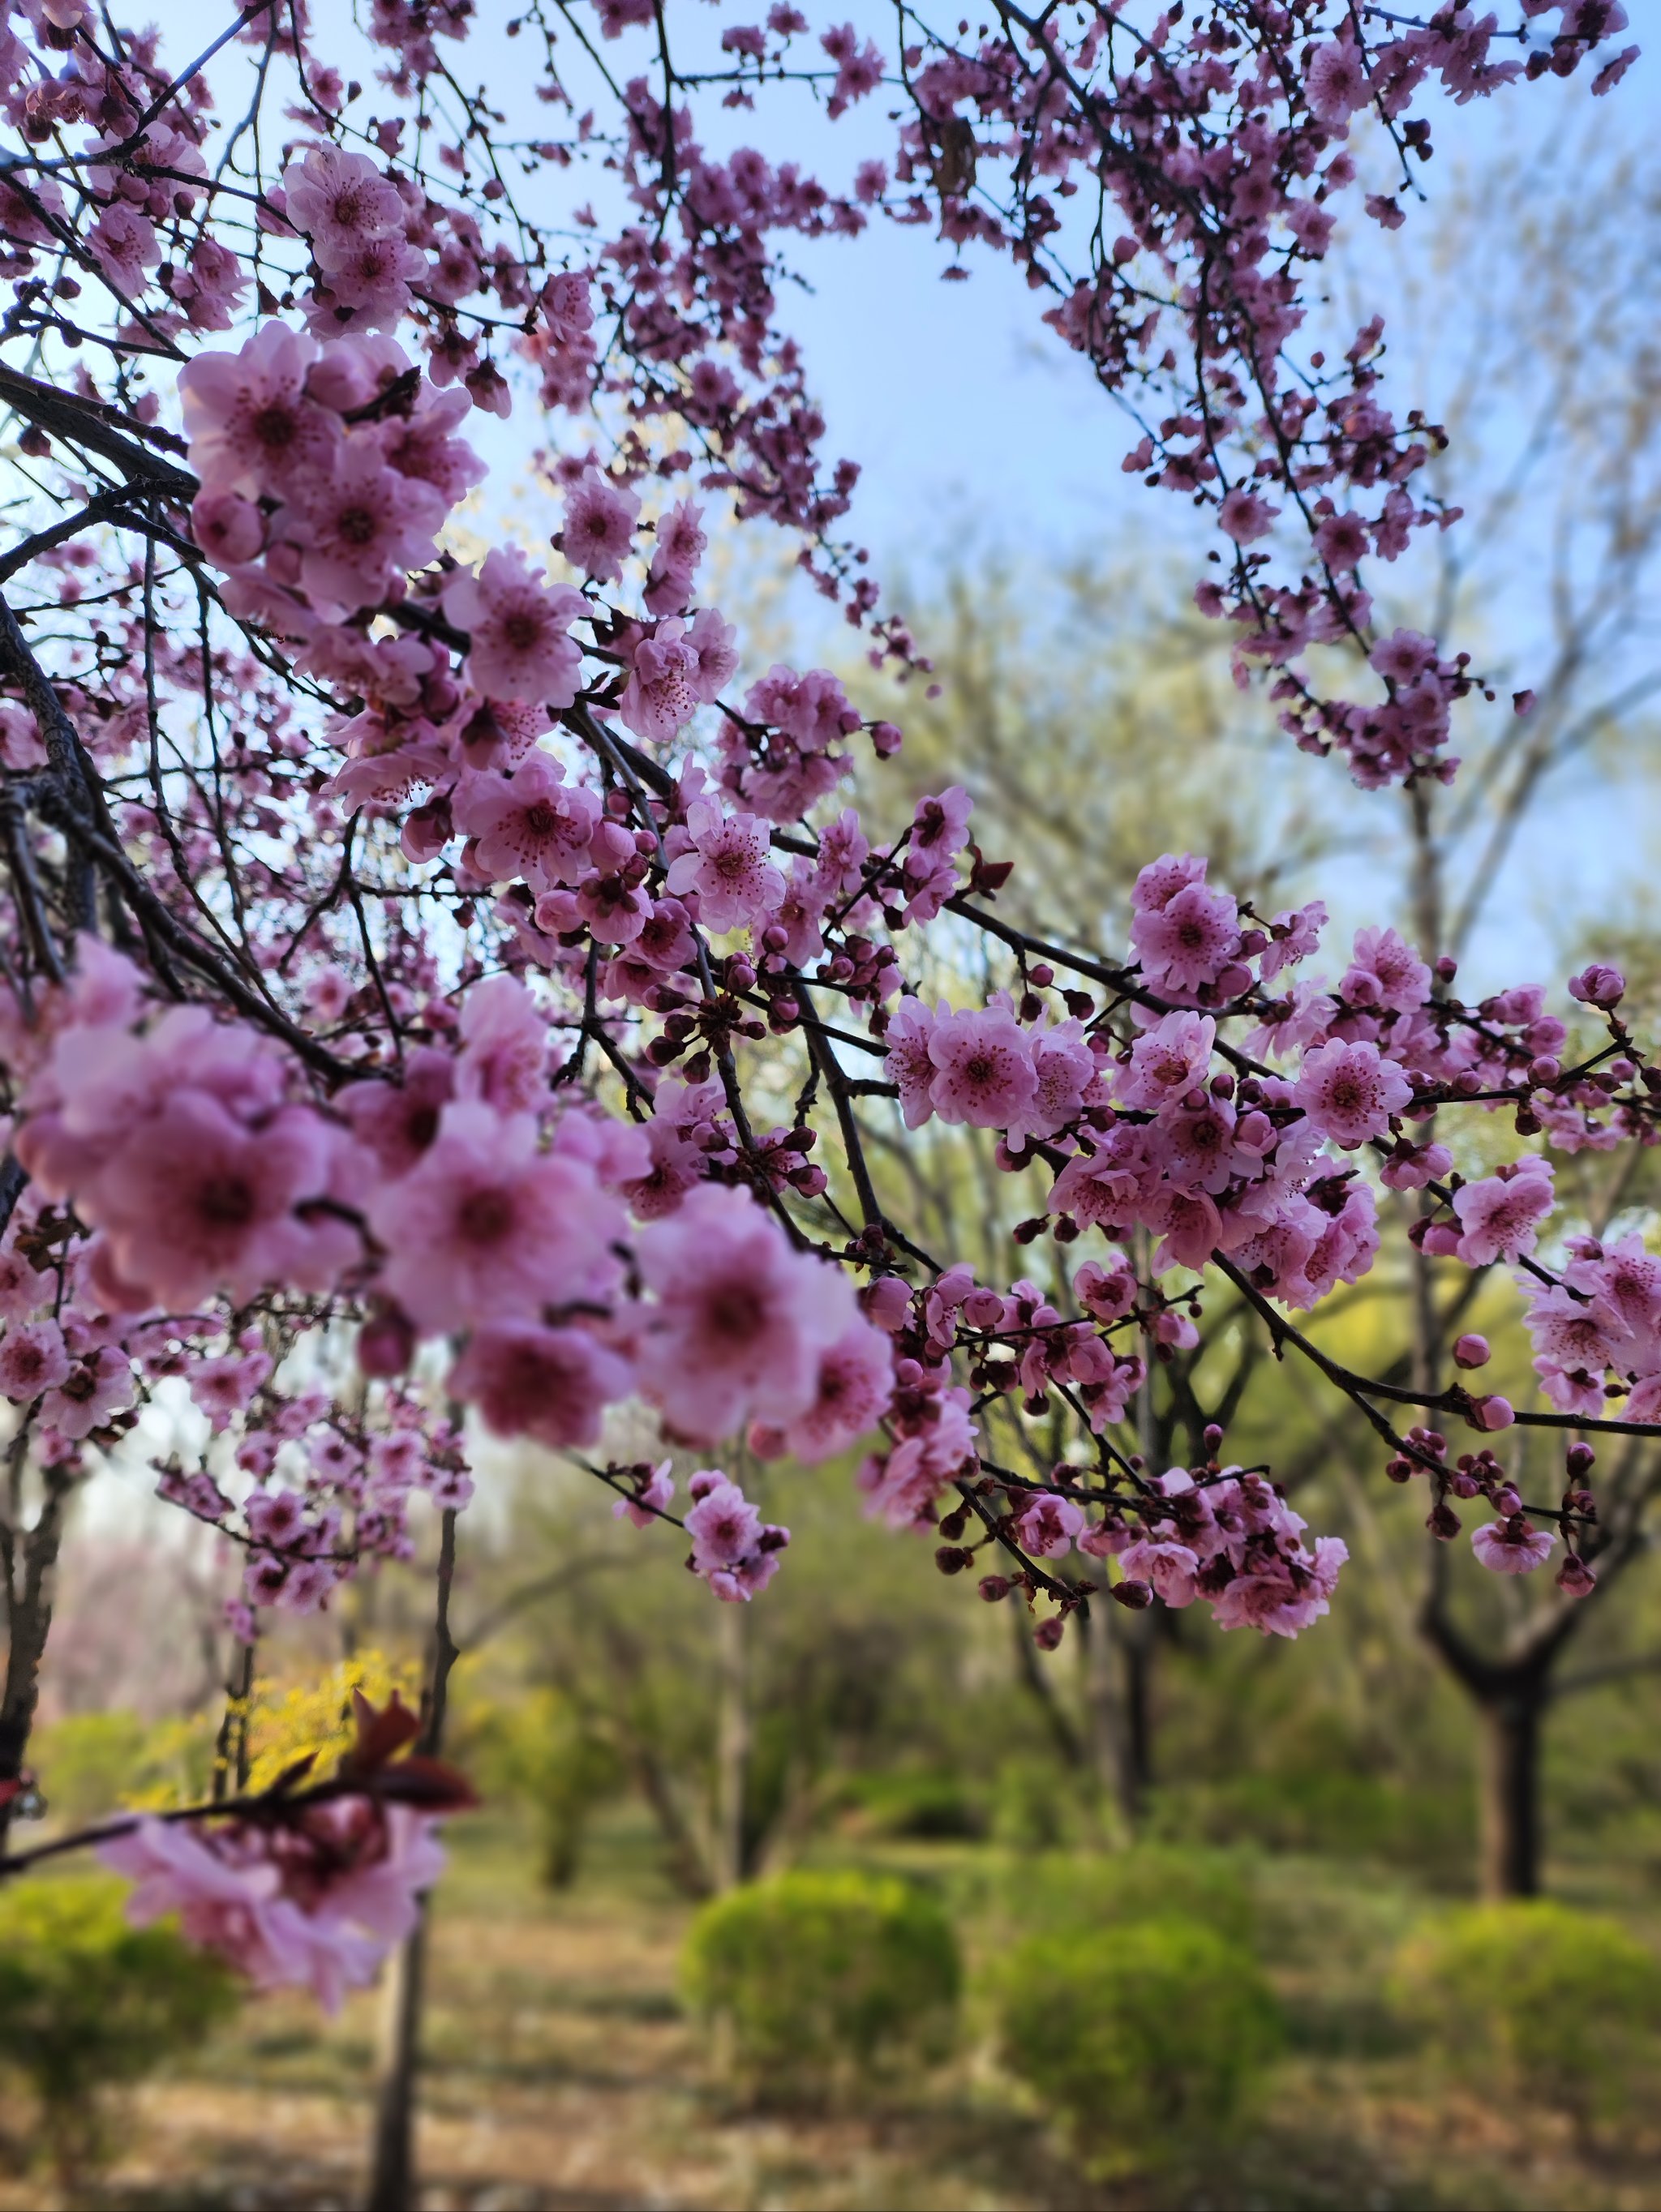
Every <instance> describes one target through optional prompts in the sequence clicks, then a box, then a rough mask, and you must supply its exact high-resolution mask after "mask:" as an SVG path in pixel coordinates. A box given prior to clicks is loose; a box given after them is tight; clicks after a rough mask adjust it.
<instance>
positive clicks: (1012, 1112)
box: [928, 1006, 1038, 1129]
mask: <svg viewBox="0 0 1661 2212" xmlns="http://www.w3.org/2000/svg"><path fill="white" fill-rule="evenodd" d="M928 1057H929V1059H930V1060H931V1061H932V1062H933V1064H934V1080H933V1082H932V1083H931V1084H930V1085H929V1090H928V1096H929V1098H930V1100H931V1102H932V1103H933V1105H934V1110H935V1112H936V1113H937V1114H938V1115H940V1119H941V1120H942V1121H967V1122H969V1123H970V1126H971V1127H974V1128H977V1129H1007V1127H1009V1126H1010V1124H1011V1123H1012V1122H1013V1121H1018V1120H1019V1117H1020V1115H1022V1113H1023V1112H1024V1111H1025V1109H1026V1108H1027V1107H1028V1106H1029V1105H1030V1104H1031V1102H1032V1098H1033V1095H1034V1093H1035V1092H1036V1091H1037V1086H1038V1079H1037V1072H1036V1071H1035V1069H1034V1067H1033V1065H1032V1048H1031V1044H1030V1043H1029V1042H1028V1040H1027V1037H1026V1036H1025V1032H1024V1031H1023V1030H1021V1029H1020V1028H1019V1026H1018V1024H1017V1023H1016V1021H1015V1018H1014V1017H1013V1015H1012V1014H1011V1013H1010V1012H1008V1010H1007V1008H1005V1007H1002V1006H987V1007H984V1008H983V1009H980V1010H978V1011H977V1010H969V1011H966V1012H961V1013H955V1014H947V1015H946V1016H944V1017H943V1018H941V1019H940V1020H939V1021H937V1022H936V1023H935V1024H934V1029H933V1030H932V1031H931V1033H930V1036H929V1039H928Z"/></svg>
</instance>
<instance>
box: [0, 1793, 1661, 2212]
mask: <svg viewBox="0 0 1661 2212" xmlns="http://www.w3.org/2000/svg"><path fill="white" fill-rule="evenodd" d="M507 1840H508V1839H506V1838H490V1837H488V1836H487V1837H482V1838H478V1840H476V1841H475V1842H473V1843H472V1844H468V1845H467V1846H465V1848H464V1849H463V1850H461V1851H460V1852H459V1853H458V1863H457V1865H456V1867H455V1869H453V1874H452V1875H450V1876H448V1877H447V1881H446V1885H445V1887H444V1888H443V1889H442V1890H441V1893H440V1906H439V1911H438V1913H437V1916H436V1919H435V1933H434V1945H433V1954H432V1960H431V1978H430V1989H431V2007H430V2011H429V2027H428V2033H427V2045H426V2047H427V2069H426V2075H425V2080H424V2085H423V2117H422V2122H421V2130H420V2139H419V2164H420V2172H421V2176H422V2180H421V2185H420V2191H419V2196H418V2199H417V2203H418V2206H419V2208H420V2212H635V2208H641V2212H647V2208H673V2209H674V2212H679V2208H686V2212H774V2208H776V2212H1073V2208H1077V2212H1154V2208H1163V2207H1171V2208H1173V2212H1174V2208H1179V2207H1180V2208H1192V2212H1231V2208H1238V2212H1252V2208H1261V2212H1300V2208H1309V2212H1315V2208H1324V2207H1332V2208H1341V2207H1342V2208H1346V2209H1348V2208H1352V2207H1353V2208H1357V2212H1362V2208H1365V2212H1397V2208H1402V2212H1406V2208H1409V2207H1424V2208H1427V2212H1439V2208H1448V2212H1453V2208H1458V2212H1488V2208H1493V2212H1506V2208H1517V2212H1536V2208H1538V2209H1539V2212H1543V2208H1546V2207H1556V2206H1562V2207H1564V2208H1570V2209H1572V2212H1649V2208H1652V2207H1656V2208H1661V2137H1658V2140H1657V2142H1654V2143H1651V2144H1642V2145H1633V2144H1628V2146H1627V2148H1626V2149H1625V2150H1624V2152H1623V2153H1622V2154H1621V2155H1620V2156H1615V2155H1613V2154H1611V2155H1610V2156H1609V2157H1608V2158H1607V2159H1599V2160H1595V2161H1591V2162H1588V2161H1587V2160H1580V2159H1577V2158H1576V2157H1574V2156H1573V2154H1572V2152H1571V2150H1570V2148H1569V2146H1568V2143H1567V2138H1566V2136H1565V2134H1564V2132H1563V2130H1562V2128H1561V2124H1559V2123H1557V2122H1555V2121H1554V2120H1553V2119H1551V2118H1549V2117H1548V2116H1541V2115H1530V2114H1529V2113H1526V2112H1512V2111H1506V2110H1504V2109H1502V2108H1501V2107H1500V2106H1498V2105H1494V2104H1488V2103H1484V2102H1483V2101H1482V2100H1479V2099H1477V2098H1475V2097H1473V2096H1471V2095H1469V2093H1459V2094H1456V2093H1451V2092H1447V2091H1439V2090H1437V2089H1435V2088H1434V2087H1433V2086H1429V2087H1427V2079H1426V2075H1425V2073H1424V2070H1423V2069H1422V2068H1421V2066H1420V2065H1419V2064H1418V2063H1416V2062H1415V2058H1414V2057H1413V2055H1412V2054H1411V2053H1407V2054H1403V2053H1402V2051H1400V2050H1399V2049H1396V2050H1393V2051H1392V2050H1376V2049H1370V2048H1369V2044H1370V2041H1372V2038H1371V2036H1370V2032H1369V2029H1368V2026H1367V2021H1368V2016H1369V2015H1368V2008H1369V2005H1370V2004H1375V2005H1376V2000H1375V1998H1374V1995H1373V1983H1374V1979H1375V1977H1374V1975H1373V1972H1372V1967H1371V1966H1370V1965H1369V1963H1368V1958H1367V1954H1366V1949H1365V1946H1360V1947H1359V1948H1357V1947H1355V1946H1352V1948H1351V1951H1350V1953H1349V1954H1348V1959H1349V1969H1348V1978H1347V1979H1346V1978H1345V1977H1344V1976H1343V1975H1342V1974H1339V1973H1336V1972H1335V1971H1331V1970H1323V1972H1321V1973H1320V1974H1318V1975H1317V1974H1315V1973H1314V1972H1312V1970H1311V1966H1310V1964H1309V1961H1308V1960H1305V1961H1303V1962H1301V1963H1300V1961H1299V1959H1298V1957H1297V1956H1296V1954H1295V1952H1293V1951H1289V1952H1288V1954H1287V1961H1286V1965H1285V1968H1284V1972H1283V1974H1282V1975H1281V1979H1282V1981H1283V1995H1284V1996H1285V1999H1286V2002H1287V2010H1288V2013H1289V2015H1290V2016H1291V2018H1292V2021H1293V2050H1292V2052H1291V2055H1290V2056H1289V2057H1287V2060H1286V2061H1285V2062H1284V2063H1282V2065H1281V2068H1280V2069H1279V2071H1278V2073H1277V2075H1276V2076H1275V2082H1274V2085H1273V2093H1272V2095H1271V2097H1270V2099H1269V2102H1268V2105H1267V2107H1266V2110H1265V2112H1264V2115H1263V2118H1262V2122H1261V2124H1260V2125H1259V2127H1258V2128H1257V2130H1256V2131H1255V2133H1253V2134H1252V2135H1251V2136H1250V2138H1249V2139H1248V2140H1247V2142H1245V2143H1244V2146H1243V2147H1242V2148H1241V2149H1240V2150H1239V2152H1238V2154H1236V2155H1235V2156H1233V2157H1232V2159H1231V2160H1230V2161H1229V2163H1228V2165H1227V2166H1226V2170H1223V2171H1216V2170H1212V2171H1209V2172H1188V2173H1176V2172H1165V2174H1163V2175H1154V2174H1146V2173H1145V2174H1141V2175H1135V2176H1131V2177H1129V2178H1127V2179H1123V2180H1119V2181H1116V2182H1115V2183H1113V2184H1112V2185H1104V2184H1095V2183H1092V2182H1091V2181H1089V2180H1087V2179H1086V2178H1085V2177H1084V2176H1083V2175H1082V2174H1080V2172H1078V2171H1077V2169H1076V2168H1075V2167H1074V2166H1072V2165H1071V2164H1070V2163H1069V2162H1068V2158H1067V2156H1066V2154H1065V2149H1064V2147H1063V2146H1062V2144H1061V2143H1059V2142H1057V2141H1056V2138H1055V2137H1054V2136H1053V2135H1052V2134H1051V2132H1050V2130H1048V2129H1047V2128H1046V2126H1045V2125H1044V2124H1043V2121H1042V2120H1041V2119H1040V2118H1038V2117H1037V2115H1036V2114H1035V2113H1034V2112H1032V2111H1031V2109H1030V2108H1029V2107H1028V2106H1026V2105H1025V2103H1024V2101H1023V2100H1022V2097H1021V2095H1020V2093H1019V2091H1017V2090H1016V2089H1015V2088H1014V2087H1013V2086H1012V2085H1011V2084H1010V2083H1009V2082H1008V2081H1007V2079H1006V2078H1004V2077H1002V2076H1001V2075H1000V2074H999V2073H998V2071H997V2069H996V2067H995V2063H994V2062H993V2060H992V2058H991V2057H990V2053H989V2039H988V2037H987V2036H986V2034H985V2033H984V2022H981V2021H977V2019H976V2018H975V2016H974V2008H973V2006H972V2005H971V2007H970V2017H969V2019H968V2020H967V2021H966V2023H965V2036H964V2050H963V2051H962V2052H961V2053H960V2055H959V2057H958V2059H956V2060H955V2061H954V2062H953V2063H952V2065H951V2066H950V2067H949V2068H946V2069H942V2070H941V2071H940V2072H939V2073H938V2074H937V2075H934V2076H933V2077H931V2078H929V2079H928V2080H925V2081H905V2082H901V2081H896V2082H895V2083H893V2084H892V2085H891V2087H890V2089H889V2091H888V2093H886V2094H885V2095H882V2096H879V2098H878V2099H877V2100H874V2101H873V2105H872V2106H870V2107H868V2108H867V2109H866V2110H864V2111H862V2112H861V2113H859V2114H858V2115H857V2116H852V2115H848V2114H843V2115H823V2114H821V2115H812V2114H794V2115H778V2114H764V2113H763V2114H757V2113H754V2112H745V2111H741V2110H739V2109H736V2108H735V2107H734V2106H733V2103H732V2101H731V2100H730V2098H729V2097H728V2096H727V2093H725V2092H724V2090H723V2088H722V2087H721V2081H720V2080H719V2078H718V2075H717V2074H716V2071H715V2067H714V2065H713V2063H712V2060H711V2055H710V2053H709V2050H708V2049H707V2047H706V2043H705V2039H704V2038H703V2035H702V2033H701V2032H700V2030H699V2028H698V2027H697V2024H696V2023H695V2022H694V2021H691V2020H690V2019H689V2018H688V2017H687V2015H685V2014H684V2011H683V2009H682V2008H681V2006H680V2003H679V2002H678V1996H677V1988H676V1960H677V1954H678V1948H679V1944H680V1942H681V1939H682V1937H683V1936H684V1930H685V1927H686V1923H687V1919H688V1915H689V1909H688V1907H687V1906H686V1905H684V1904H683V1903H682V1902H680V1901H679V1900H678V1899H674V1898H673V1897H672V1896H671V1895H670V1894H668V1893H666V1892H665V1891H663V1890H662V1889H661V1887H660V1886H659V1885H656V1884H655V1883H654V1882H653V1881H649V1880H642V1879H640V1878H638V1877H637V1876H636V1877H631V1878H629V1879H621V1878H619V1879H611V1878H608V1873H607V1870H606V1869H605V1868H604V1867H602V1868H601V1869H599V1872H598V1874H597V1875H596V1876H594V1877H593V1878H590V1879H588V1880H587V1881H585V1882H584V1883H583V1884H582V1885H581V1886H579V1887H578V1888H577V1889H576V1890H575V1891H574V1892H571V1893H567V1894H565V1895H563V1896H550V1895H548V1894H546V1893H539V1892H537V1891H535V1890H533V1889H532V1888H531V1887H529V1886H528V1885H527V1883H526V1878H525V1876H524V1875H523V1873H522V1871H520V1869H522V1866H523V1857H522V1856H520V1855H519V1854H516V1853H510V1852H509V1850H508V1848H507V1847H506V1846H507ZM1381 1924H1382V1923H1381ZM379 2008H380V2000H379V1999H378V1997H377V1996H375V1995H374V1993H369V1994H366V1995H364V1996H360V1997H357V1998H355V1999H353V2000H352V2001H351V2002H349V2004H348V2005H347V2006H346V2008H345V2009H344V2011H343V2013H342V2015H341V2016H340V2017H339V2019H338V2021H334V2022H332V2023H323V2024H321V2025H319V2018H318V2015H317V2014H316V2012H315V2010H314V2009H313V2008H312V2007H311V2006H310V2005H309V2004H308V2003H307V2002H305V2001H303V2000H301V1999H299V1998H290V1997H287V1996H279V1997H274V1998H266V1999H261V2000H258V2001H255V2002H251V2003H250V2004H248V2005H247V2006H246V2008H244V2010H243V2012H242V2014H241V2015H240V2020H239V2021H238V2022H237V2023H236V2025H235V2026H234V2028H233V2029H232V2031H231V2032H230V2033H228V2034H226V2035H224V2036H222V2037H221V2038H220V2039H218V2040H217V2041H216V2043H215V2045H213V2046H212V2047H211V2049H210V2050H207V2051H202V2052H199V2053H198V2054H196V2055H195V2056H194V2057H192V2058H190V2059H187V2060H185V2061H183V2062H180V2063H178V2064H176V2065H174V2066H173V2068H171V2069H169V2070H167V2072H166V2073H164V2074H163V2075H160V2076H158V2077H156V2078H155V2079H154V2080H152V2081H149V2082H148V2083H147V2084H145V2085H144V2086H143V2087H142V2088H141V2089H139V2090H137V2091H136V2092H134V2093H131V2095H130V2096H129V2097H128V2098H127V2099H125V2100H124V2102H123V2104H122V2106H120V2107H119V2113H113V2115H112V2117H113V2120H114V2121H115V2125H114V2126H113V2130H112V2133H113V2140H114V2141H115V2142H116V2143H117V2144H118V2145H119V2149H118V2153H117V2154H116V2155H115V2157H114V2158H113V2160H112V2161H111V2162H110V2163H108V2164H107V2165H106V2166H104V2167H103V2168H102V2169H101V2170H100V2171H99V2172H96V2173H95V2174H89V2175H88V2176H85V2177H82V2178H81V2179H78V2180H77V2181H76V2183H74V2184H73V2185H70V2186H68V2187H65V2186H64V2185H62V2184H61V2183H58V2182H54V2181H53V2180H52V2179H50V2178H49V2177H46V2176H45V2175H43V2174H41V2173H40V2172H38V2171H37V2172H33V2173H30V2172H21V2173H20V2172H12V2173H10V2174H9V2175H8V2174H5V2173H4V2172H0V2212H46V2208H48V2207H52V2208H63V2207H71V2208H75V2212H80V2208H86V2212H144V2208H154V2212H161V2208H169V2212H171V2208H179V2212H195V2208H202V2212H206V2208H209V2207H215V2208H219V2207H223V2208H226V2209H227V2212H289V2208H294V2209H295V2212H301V2208H305V2212H322V2208H324V2207H327V2206H339V2207H343V2208H344V2207H348V2206H350V2205H353V2204H355V2203H357V2202H359V2201H360V2200H361V2191H362V2172H363V2160H364V2151H365V2140H366V2131H367V2118H368V2089H369V2083H370V2080H371V2075H372V2070H373V2063H374V2048H375V2043H376V2038H377V2033H378V2027H379V2017H378V2015H379ZM0 2127H4V2128H5V2129H6V2131H7V2132H8V2133H9V2132H11V2131H12V2130H11V2128H10V2126H9V2124H8V2123H6V2122H5V2121H3V2120H0ZM411 2212H416V2208H415V2206H412V2207H411Z"/></svg>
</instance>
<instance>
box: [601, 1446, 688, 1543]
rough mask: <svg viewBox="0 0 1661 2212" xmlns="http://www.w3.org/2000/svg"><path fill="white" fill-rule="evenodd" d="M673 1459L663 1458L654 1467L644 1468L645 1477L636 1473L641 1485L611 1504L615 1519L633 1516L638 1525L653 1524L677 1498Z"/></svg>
mask: <svg viewBox="0 0 1661 2212" xmlns="http://www.w3.org/2000/svg"><path fill="white" fill-rule="evenodd" d="M672 1465H673V1462H672V1461H671V1460H666V1459H664V1460H660V1461H659V1462H658V1463H657V1465H656V1466H655V1467H654V1468H646V1469H644V1470H642V1472H643V1474H644V1478H645V1479H644V1480H640V1479H639V1477H638V1476H637V1477H636V1482H637V1487H636V1492H635V1495H634V1496H633V1497H632V1498H618V1501H617V1503H616V1504H615V1505H613V1506H612V1508H611V1517H612V1519H613V1520H615V1521H621V1520H624V1519H625V1518H626V1519H628V1520H630V1521H632V1522H634V1524H635V1526H636V1528H650V1527H651V1525H652V1523H653V1522H654V1521H656V1520H658V1519H659V1518H660V1516H662V1515H664V1514H665V1513H666V1512H667V1511H668V1510H669V1508H670V1506H671V1504H672V1503H673V1501H674V1495H675V1478H674V1476H673V1475H672V1474H671V1473H670V1468H672Z"/></svg>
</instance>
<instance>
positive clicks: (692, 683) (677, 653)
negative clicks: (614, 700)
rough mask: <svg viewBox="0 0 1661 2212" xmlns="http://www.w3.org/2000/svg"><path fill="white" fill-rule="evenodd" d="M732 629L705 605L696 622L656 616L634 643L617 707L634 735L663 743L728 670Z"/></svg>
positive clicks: (707, 697) (713, 693) (716, 689)
mask: <svg viewBox="0 0 1661 2212" xmlns="http://www.w3.org/2000/svg"><path fill="white" fill-rule="evenodd" d="M731 638H732V631H731V630H730V629H729V628H728V627H727V624H726V623H723V622H722V621H721V617H719V616H718V615H713V614H712V613H711V611H710V610H709V609H707V608H706V609H705V610H704V611H703V613H702V614H701V615H699V617H698V618H697V621H696V622H695V623H684V622H681V621H679V620H678V619H672V620H670V621H668V622H661V623H659V624H658V626H657V629H656V630H655V631H654V634H653V635H651V636H650V637H644V638H642V640H641V641H640V643H639V644H638V645H637V646H636V647H635V653H634V659H633V662H632V664H631V665H630V671H629V681H628V683H627V684H625V685H624V690H623V697H622V698H621V700H620V701H619V702H618V713H619V714H621V715H622V716H623V720H624V724H625V725H626V726H627V727H628V728H630V729H631V730H632V731H633V732H635V735H636V737H639V738H647V739H648V740H649V741H650V742H652V743H654V744H667V743H668V742H669V740H670V739H671V738H673V737H674V736H675V734H676V732H678V730H679V729H680V727H681V726H682V725H683V724H684V723H685V722H688V721H690V720H691V718H692V716H693V715H694V714H696V713H697V709H698V708H699V706H700V705H703V704H706V703H707V702H709V701H710V700H712V699H714V698H715V696H716V694H717V692H719V690H721V685H722V684H724V683H725V682H726V681H727V677H728V676H729V675H730V674H731V672H732V671H731V663H732V659H733V656H732V654H731V653H730V650H729V647H730V641H731Z"/></svg>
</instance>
